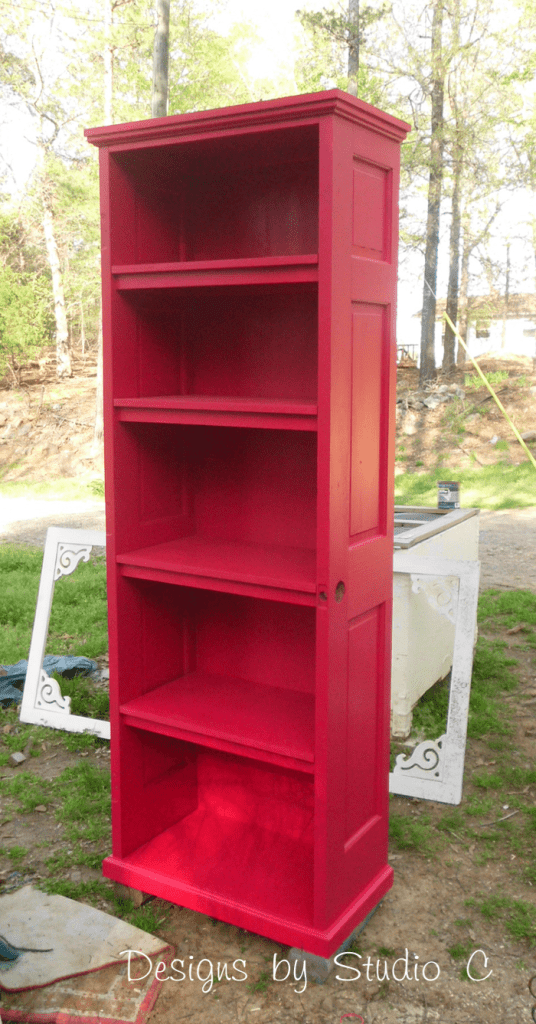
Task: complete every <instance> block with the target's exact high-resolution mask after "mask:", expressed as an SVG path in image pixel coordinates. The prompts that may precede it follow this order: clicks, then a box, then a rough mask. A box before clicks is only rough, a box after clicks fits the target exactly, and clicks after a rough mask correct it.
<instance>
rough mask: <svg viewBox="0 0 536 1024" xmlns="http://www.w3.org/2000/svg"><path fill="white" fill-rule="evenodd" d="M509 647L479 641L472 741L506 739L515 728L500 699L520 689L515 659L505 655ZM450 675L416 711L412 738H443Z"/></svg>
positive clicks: (470, 726)
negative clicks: (441, 736) (486, 737)
mask: <svg viewBox="0 0 536 1024" xmlns="http://www.w3.org/2000/svg"><path fill="white" fill-rule="evenodd" d="M505 648H506V644H505V643H504V642H502V641H499V640H496V641H489V640H485V639H484V638H483V637H479V638H478V642H477V646H476V650H475V657H474V662H473V680H472V686H471V696H470V700H469V718H468V726H467V732H468V736H470V737H472V738H481V737H483V736H489V735H490V734H495V735H496V736H497V735H498V736H501V735H503V736H506V735H509V734H510V733H511V726H510V724H509V722H508V721H507V720H506V715H505V709H504V706H503V704H502V703H501V702H500V700H499V697H500V695H501V694H502V693H505V692H510V691H512V690H514V689H516V687H517V686H518V682H517V679H516V678H515V676H514V675H513V674H512V673H511V671H510V669H511V666H513V665H516V664H517V662H516V660H515V659H514V658H509V657H507V655H506V654H505ZM449 687H450V676H448V677H447V678H446V679H443V680H441V681H440V682H438V683H436V684H435V685H434V686H431V687H430V689H429V690H427V691H426V693H424V694H423V696H422V697H421V699H420V700H419V702H418V704H417V705H416V707H415V709H414V711H413V729H412V735H413V736H415V737H419V736H420V737H422V736H431V737H433V736H440V735H441V734H442V733H443V732H444V731H445V723H446V720H447V712H448V704H449Z"/></svg>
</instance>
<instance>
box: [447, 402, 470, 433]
mask: <svg viewBox="0 0 536 1024" xmlns="http://www.w3.org/2000/svg"><path fill="white" fill-rule="evenodd" d="M441 425H442V426H443V427H445V428H446V429H447V430H450V432H451V434H455V435H456V436H461V435H462V434H465V424H464V422H463V411H462V404H461V402H460V400H459V399H457V398H455V399H454V400H453V401H452V402H449V404H448V405H447V407H446V408H445V412H444V413H443V416H442V417H441Z"/></svg>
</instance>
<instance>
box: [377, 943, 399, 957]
mask: <svg viewBox="0 0 536 1024" xmlns="http://www.w3.org/2000/svg"><path fill="white" fill-rule="evenodd" d="M376 955H377V956H381V957H383V958H384V959H385V960H391V959H392V958H393V957H394V956H396V949H391V947H390V946H378V949H377V950H376Z"/></svg>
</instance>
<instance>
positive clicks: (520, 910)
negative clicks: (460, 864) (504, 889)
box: [465, 895, 536, 946]
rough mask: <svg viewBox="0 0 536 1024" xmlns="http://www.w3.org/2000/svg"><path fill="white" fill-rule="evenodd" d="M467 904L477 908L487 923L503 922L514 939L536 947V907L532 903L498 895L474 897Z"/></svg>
mask: <svg viewBox="0 0 536 1024" xmlns="http://www.w3.org/2000/svg"><path fill="white" fill-rule="evenodd" d="M465 902H466V905H470V906H474V907H476V908H477V909H478V910H479V911H480V913H481V914H482V917H484V918H485V919H486V921H500V920H502V921H503V922H504V925H505V927H506V930H507V931H508V932H509V934H510V935H511V936H512V937H513V938H514V939H518V940H519V939H524V940H526V941H527V942H528V943H529V945H530V946H535V945H536V907H535V906H534V905H533V904H532V903H526V902H525V900H515V899H512V897H511V896H496V895H494V896H487V897H484V898H483V899H477V898H475V897H472V898H471V899H470V900H466V901H465Z"/></svg>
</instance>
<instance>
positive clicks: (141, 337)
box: [115, 284, 318, 400]
mask: <svg viewBox="0 0 536 1024" xmlns="http://www.w3.org/2000/svg"><path fill="white" fill-rule="evenodd" d="M115 305H116V309H117V334H118V339H120V340H121V345H120V346H118V348H119V351H118V352H117V355H116V365H117V376H118V380H117V385H118V386H117V389H116V393H117V394H118V395H122V396H125V397H126V396H128V395H130V396H131V397H136V398H137V397H140V398H141V397H157V396H160V395H174V394H176V395H207V396H209V395H212V396H218V395H221V396H231V397H232V396H237V397H242V396H243V397H251V398H302V399H309V400H315V399H316V395H317V387H318V385H317V364H318V359H317V335H318V326H317V290H316V285H308V284H303V285H279V286H277V287H273V286H272V287H263V286H258V285H257V286H255V285H253V286H251V287H249V288H241V287H236V288H225V287H222V288H204V289H203V291H202V294H200V293H199V290H197V289H180V290H177V291H174V290H173V289H165V290H163V291H145V292H144V291H140V292H130V293H129V292H127V293H123V294H117V295H116V297H115ZM123 322H125V327H126V329H123V328H122V324H123ZM125 375H126V377H127V380H128V387H129V388H130V390H128V388H127V383H126V380H125Z"/></svg>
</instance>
